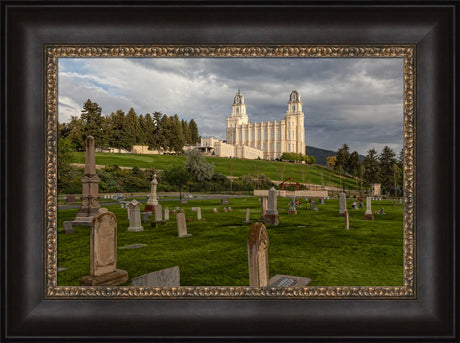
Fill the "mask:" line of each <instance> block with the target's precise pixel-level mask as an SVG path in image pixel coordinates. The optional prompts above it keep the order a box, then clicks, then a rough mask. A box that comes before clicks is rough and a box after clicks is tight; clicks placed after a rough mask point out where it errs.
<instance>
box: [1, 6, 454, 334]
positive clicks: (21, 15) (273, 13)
mask: <svg viewBox="0 0 460 343" xmlns="http://www.w3.org/2000/svg"><path fill="white" fill-rule="evenodd" d="M95 5H96V3H91V2H83V1H80V2H77V3H73V2H64V3H61V4H58V3H56V2H46V1H42V2H31V3H21V2H14V1H2V48H3V49H2V117H1V119H2V121H1V125H0V126H1V134H2V140H1V142H2V143H1V144H2V145H1V147H2V149H1V154H2V159H1V160H2V169H1V175H2V178H1V181H2V182H1V187H2V189H1V201H2V207H1V210H2V213H1V220H2V232H1V233H2V243H3V244H2V262H3V263H2V265H3V267H4V269H3V271H4V272H3V273H2V286H3V287H2V330H1V331H2V339H3V340H11V339H23V340H28V339H30V338H34V339H42V340H45V341H49V340H51V339H56V340H62V338H64V337H65V338H69V339H72V338H73V339H77V338H79V339H88V340H93V341H94V340H99V339H105V340H109V341H115V340H122V338H123V337H124V338H126V340H128V341H134V340H136V339H139V340H140V339H142V338H149V340H159V341H164V340H198V341H202V340H204V339H207V340H249V339H251V340H259V341H264V342H267V341H276V340H288V339H289V340H303V341H305V340H315V341H316V340H325V339H328V340H334V341H344V340H347V339H351V340H353V341H356V340H371V339H381V340H384V339H385V340H390V339H395V340H411V339H412V340H417V341H419V340H421V339H424V340H429V341H430V342H431V341H435V340H445V341H455V339H457V338H458V336H457V335H458V332H457V331H456V329H458V323H456V322H455V313H456V307H455V303H454V301H455V299H456V298H455V295H456V289H455V280H456V274H455V269H454V268H455V263H454V262H455V227H454V225H455V208H454V206H457V209H458V205H457V204H456V203H455V199H456V192H455V191H453V190H454V186H455V185H456V183H455V181H458V179H456V177H455V167H456V166H455V164H454V163H455V158H454V157H457V159H458V152H457V155H456V156H455V153H456V152H455V150H454V142H455V133H456V128H455V126H454V125H455V124H456V122H455V113H454V108H455V107H454V105H455V101H456V97H455V93H454V92H455V89H454V80H455V79H454V71H455V69H454V64H455V50H454V47H455V45H454V42H455V40H456V37H455V34H456V30H457V26H456V25H457V24H456V22H455V20H454V14H455V13H457V14H458V6H457V5H458V3H457V2H433V3H432V4H428V3H424V5H430V6H424V5H420V4H419V5H417V4H415V3H413V2H407V3H402V2H399V3H397V4H394V3H393V4H392V3H387V4H385V3H384V2H375V3H362V2H335V3H333V2H323V3H321V4H318V3H316V4H315V3H310V2H294V1H293V2H289V3H287V2H284V3H283V2H269V1H266V2H264V5H262V4H260V3H258V2H246V3H243V2H237V1H232V2H225V1H223V2H214V3H211V2H206V1H201V2H197V3H192V2H168V3H160V2H156V3H155V2H154V3H152V2H138V3H136V5H137V6H133V5H132V4H129V3H128V4H127V3H123V2H111V3H110V4H109V3H107V2H99V3H97V5H98V6H95ZM56 43H59V44H65V43H69V44H75V43H85V44H91V43H94V44H98V43H99V44H101V43H102V44H104V43H107V44H109V43H139V44H141V43H156V44H164V43H169V44H184V45H186V44H191V43H201V44H216V43H222V44H231V43H238V44H244V43H267V44H277V43H279V44H283V43H334V44H369V43H384V44H397V43H404V44H408V43H409V44H416V47H417V85H418V87H417V120H416V121H417V126H416V127H417V131H416V135H417V148H416V194H417V199H416V235H417V273H416V275H417V283H416V285H417V299H415V300H407V299H406V300H396V299H393V300H390V299H385V300H384V299H372V300H369V299H367V300H366V299H363V300H356V299H353V300H350V299H348V300H331V299H315V300H310V299H309V300H289V299H248V300H244V299H219V300H212V299H175V300H174V299H173V300H160V299H156V300H146V299H144V300H141V299H139V300H134V299H129V300H126V299H115V300H114V299H101V300H95V299H76V300H75V299H69V300H65V299H60V300H45V299H44V287H45V285H44V275H43V270H44V251H45V249H46V246H45V245H44V236H43V235H44V232H45V230H44V229H43V228H44V225H45V218H44V214H45V210H44V209H45V207H46V204H47V200H46V199H45V189H44V173H45V162H44V152H45V145H46V142H45V137H46V134H45V127H46V123H45V118H44V115H43V111H44V98H45V97H44V94H43V90H44V80H45V77H44V74H43V66H44V50H43V46H44V44H56ZM457 120H458V118H457ZM127 337H129V339H128V338H127Z"/></svg>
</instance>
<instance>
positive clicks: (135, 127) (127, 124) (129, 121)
mask: <svg viewBox="0 0 460 343" xmlns="http://www.w3.org/2000/svg"><path fill="white" fill-rule="evenodd" d="M123 128H124V131H125V133H126V135H127V141H128V150H131V149H132V148H133V145H135V144H136V137H137V135H138V132H139V130H140V127H139V119H138V118H137V113H136V111H134V109H133V108H132V107H131V108H130V109H129V112H128V114H127V115H126V117H125V121H124V125H123Z"/></svg>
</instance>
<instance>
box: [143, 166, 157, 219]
mask: <svg viewBox="0 0 460 343" xmlns="http://www.w3.org/2000/svg"><path fill="white" fill-rule="evenodd" d="M157 185H158V181H157V174H153V179H152V181H151V182H150V195H149V200H147V203H146V204H145V208H144V212H155V206H156V205H158V200H157Z"/></svg>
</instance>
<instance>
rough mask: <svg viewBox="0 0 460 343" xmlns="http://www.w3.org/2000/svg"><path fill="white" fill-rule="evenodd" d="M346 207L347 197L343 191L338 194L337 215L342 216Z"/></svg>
mask: <svg viewBox="0 0 460 343" xmlns="http://www.w3.org/2000/svg"><path fill="white" fill-rule="evenodd" d="M346 209H347V198H346V195H345V193H343V192H342V193H340V194H339V216H343V213H344V212H345V210H346Z"/></svg>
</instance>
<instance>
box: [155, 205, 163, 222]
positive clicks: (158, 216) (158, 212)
mask: <svg viewBox="0 0 460 343" xmlns="http://www.w3.org/2000/svg"><path fill="white" fill-rule="evenodd" d="M162 221H163V208H162V207H161V205H160V204H156V205H155V222H162Z"/></svg>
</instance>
